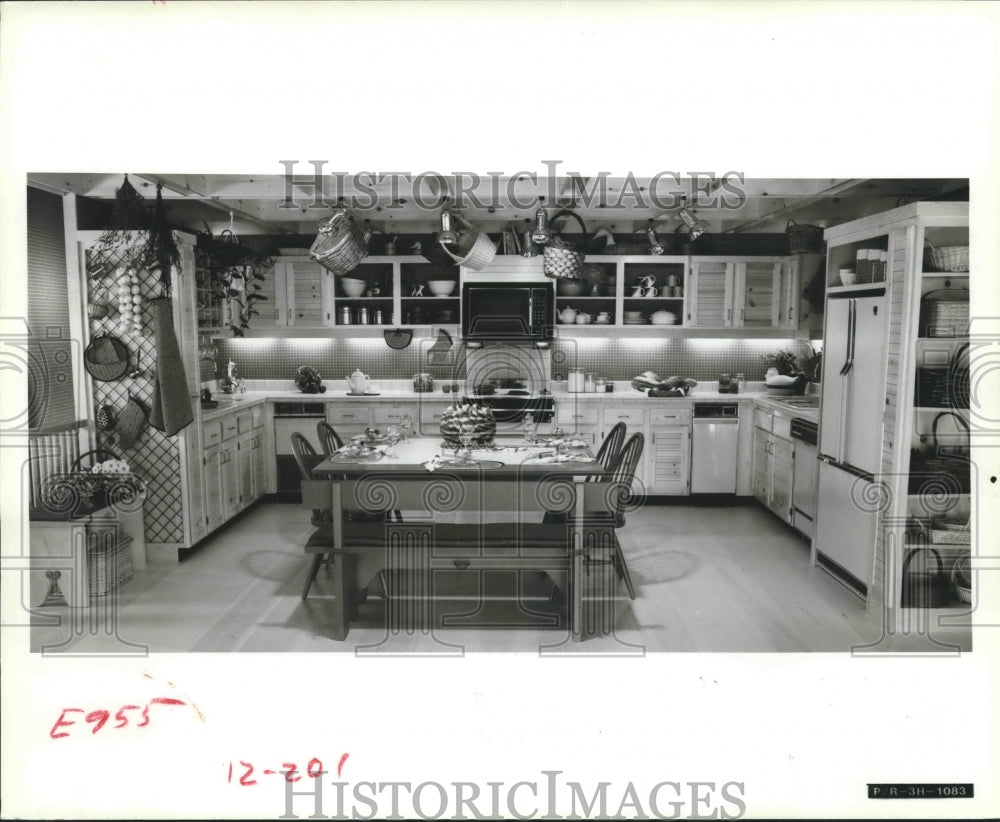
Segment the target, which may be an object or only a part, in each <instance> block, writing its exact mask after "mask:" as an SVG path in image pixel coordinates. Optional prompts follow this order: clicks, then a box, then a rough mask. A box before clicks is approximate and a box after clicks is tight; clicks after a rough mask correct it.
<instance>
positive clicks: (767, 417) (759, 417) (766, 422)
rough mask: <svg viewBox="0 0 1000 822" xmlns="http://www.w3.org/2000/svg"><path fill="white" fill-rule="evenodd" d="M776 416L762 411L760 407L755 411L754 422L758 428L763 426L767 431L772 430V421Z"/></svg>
mask: <svg viewBox="0 0 1000 822" xmlns="http://www.w3.org/2000/svg"><path fill="white" fill-rule="evenodd" d="M773 419H774V416H773V415H772V414H771V413H769V412H767V411H761V410H760V409H759V408H756V409H754V412H753V424H754V425H755V426H757V427H758V428H763V429H764V430H765V431H770V430H771V422H772V420H773Z"/></svg>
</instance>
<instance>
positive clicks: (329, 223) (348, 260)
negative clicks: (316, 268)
mask: <svg viewBox="0 0 1000 822" xmlns="http://www.w3.org/2000/svg"><path fill="white" fill-rule="evenodd" d="M370 238H371V231H370V230H368V229H367V228H362V227H361V226H359V225H358V224H357V221H356V220H355V219H354V217H352V216H351V215H350V214H349V213H348V211H347V209H344V208H339V209H337V210H336V211H335V212H334V214H333V216H331V217H330V218H329V219H328V220H326V221H324V222H323V223H322V224H320V227H319V233H318V234H317V235H316V239H315V240H314V241H313V244H312V247H311V248H310V249H309V257H310V259H312V260H315V261H316V262H317V263H319V264H320V265H321V266H323V268H325V269H326V270H327V271H329V272H330V273H331V274H335V275H337V276H340V275H343V274H346V273H347V272H348V271H353V270H354V269H355V268H357V267H358V264H359V263H360V262H361V261H362V260H363V259H364V258H365V257H366V256H367V254H368V240H369V239H370Z"/></svg>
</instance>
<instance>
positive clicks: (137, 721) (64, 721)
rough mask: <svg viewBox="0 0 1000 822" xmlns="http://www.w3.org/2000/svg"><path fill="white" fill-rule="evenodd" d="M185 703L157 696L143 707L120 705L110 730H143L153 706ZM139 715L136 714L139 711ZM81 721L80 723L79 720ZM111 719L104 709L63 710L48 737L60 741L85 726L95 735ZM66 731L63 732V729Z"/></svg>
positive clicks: (147, 723) (109, 712) (108, 712)
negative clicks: (132, 728)
mask: <svg viewBox="0 0 1000 822" xmlns="http://www.w3.org/2000/svg"><path fill="white" fill-rule="evenodd" d="M186 704H187V703H186V702H184V701H183V700H180V699H173V698H172V697H168V696H158V697H155V698H154V699H151V700H149V702H147V703H146V706H145V707H142V706H141V705H122V706H121V707H120V708H119V709H118V710H117V711H115V714H114V717H113V719H114V721H113V722H112V724H111V727H112V728H125V727H127V726H129V725H132V726H133V727H135V728H145V727H146V726H148V725H149V709H150V708H151V707H152V706H153V705H186ZM140 709H141V713H136V712H137V711H140ZM76 714H84V716H82V717H79V716H76ZM81 719H82V720H83V721H82V722H80V721H79V720H81ZM111 719H112V714H111V711H109V710H105V709H104V708H98V709H96V710H93V711H85V710H84V709H83V708H63V709H62V713H61V714H60V715H59V718H58V719H57V720H56V724H55V725H53V726H52V730H50V731H49V736H50V737H52V738H53V739H61V738H63V737H67V736H69V735H70V734H71V733H73V732H74V730H70V729H79V728H85V727H86V726H87V725H90V726H91V730H90V732H91V733H92V734H96V733H97V732H98V731H99V730H101V728H103V727H104V726H105V725H106V724H107V723H108V720H111ZM64 728H65V729H67V730H63V729H64Z"/></svg>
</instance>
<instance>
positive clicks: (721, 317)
mask: <svg viewBox="0 0 1000 822" xmlns="http://www.w3.org/2000/svg"><path fill="white" fill-rule="evenodd" d="M734 276H735V275H734V265H733V263H731V262H729V261H728V260H726V259H723V258H718V259H695V260H692V262H691V281H690V285H689V286H688V291H687V313H686V315H685V320H684V322H685V324H686V325H692V326H698V327H702V328H728V327H731V326H732V325H733V294H734V282H733V278H734Z"/></svg>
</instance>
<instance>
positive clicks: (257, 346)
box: [216, 337, 279, 351]
mask: <svg viewBox="0 0 1000 822" xmlns="http://www.w3.org/2000/svg"><path fill="white" fill-rule="evenodd" d="M220 342H224V343H226V345H235V346H236V347H237V349H238V350H247V349H252V350H254V351H265V350H267V349H270V348H276V347H277V345H278V342H279V341H278V339H277V338H275V337H230V338H228V339H225V340H221V341H220ZM216 345H218V343H216Z"/></svg>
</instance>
